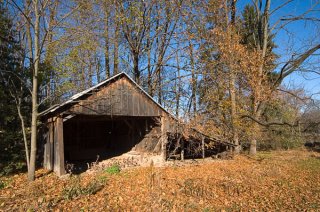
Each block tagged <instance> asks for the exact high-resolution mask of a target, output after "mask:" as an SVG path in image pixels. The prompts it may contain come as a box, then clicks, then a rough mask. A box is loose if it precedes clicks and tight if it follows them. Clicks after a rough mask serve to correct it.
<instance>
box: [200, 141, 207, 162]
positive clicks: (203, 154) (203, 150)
mask: <svg viewBox="0 0 320 212" xmlns="http://www.w3.org/2000/svg"><path fill="white" fill-rule="evenodd" d="M201 146H202V158H203V159H204V158H205V157H206V152H205V148H204V136H202V139H201Z"/></svg>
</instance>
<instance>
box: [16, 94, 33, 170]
mask: <svg viewBox="0 0 320 212" xmlns="http://www.w3.org/2000/svg"><path fill="white" fill-rule="evenodd" d="M17 111H18V115H19V119H20V122H21V130H22V135H23V143H24V148H25V151H26V160H27V167H28V172H29V170H30V161H29V147H28V140H27V135H26V127H25V126H26V125H25V123H24V118H23V116H22V113H21V98H20V97H19V98H18V100H17Z"/></svg>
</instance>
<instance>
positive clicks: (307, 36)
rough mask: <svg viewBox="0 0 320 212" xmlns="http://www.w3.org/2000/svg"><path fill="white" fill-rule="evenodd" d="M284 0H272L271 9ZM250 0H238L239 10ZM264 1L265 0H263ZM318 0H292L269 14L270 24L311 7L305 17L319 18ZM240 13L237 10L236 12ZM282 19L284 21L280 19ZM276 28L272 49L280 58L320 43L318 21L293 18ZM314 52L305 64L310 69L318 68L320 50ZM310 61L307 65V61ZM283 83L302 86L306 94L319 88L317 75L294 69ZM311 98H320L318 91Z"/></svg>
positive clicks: (283, 58) (280, 60) (281, 60)
mask: <svg viewBox="0 0 320 212" xmlns="http://www.w3.org/2000/svg"><path fill="white" fill-rule="evenodd" d="M286 1H287V0H271V11H272V10H273V9H275V8H277V7H278V6H280V5H282V4H283V3H284V2H286ZM251 2H252V1H251V0H238V11H241V10H242V8H243V7H244V5H246V4H247V3H251ZM263 2H264V1H263ZM317 2H319V1H317V0H293V1H292V2H291V3H289V4H287V5H286V6H284V7H283V8H281V9H279V10H277V11H276V12H274V13H273V14H272V15H271V16H270V21H271V26H272V25H274V24H275V23H276V22H277V21H278V20H279V19H280V18H282V17H289V16H299V15H301V14H304V13H305V12H306V11H308V10H309V9H310V8H312V7H313V10H318V11H315V12H311V13H309V14H308V17H318V18H319V19H320V5H319V3H318V4H317ZM238 15H240V14H238ZM282 23H283V22H282ZM282 23H280V24H279V25H277V26H278V28H276V30H275V32H276V37H275V42H276V44H277V45H278V47H277V49H276V50H275V52H276V53H277V54H278V55H280V56H281V57H280V58H279V62H280V63H281V62H285V61H287V60H288V58H290V57H291V55H292V54H293V53H302V52H303V51H304V50H306V49H308V47H310V46H312V44H313V45H314V44H316V43H318V44H319V43H320V21H318V22H311V21H294V22H292V23H290V24H288V25H286V26H285V28H284V29H282V28H281V29H279V26H280V25H281V24H282ZM317 53H318V55H317V56H313V57H312V58H310V59H309V60H308V63H305V66H304V67H307V68H309V69H310V70H313V71H318V72H320V70H319V68H320V51H318V52H317ZM310 63H311V64H313V65H312V66H310V65H309V64H310ZM283 84H284V85H286V86H289V87H293V86H295V87H299V88H301V87H303V88H304V89H305V90H306V91H307V93H308V94H315V93H318V92H320V75H317V74H314V73H313V74H311V73H310V72H309V73H301V72H297V73H293V74H292V75H290V76H289V77H288V78H286V79H285V80H284V83H283ZM313 97H314V98H317V99H320V95H313Z"/></svg>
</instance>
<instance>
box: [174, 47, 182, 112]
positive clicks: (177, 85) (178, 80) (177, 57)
mask: <svg viewBox="0 0 320 212" xmlns="http://www.w3.org/2000/svg"><path fill="white" fill-rule="evenodd" d="M176 61H177V77H176V80H175V82H176V117H177V118H179V110H180V95H181V89H180V88H181V87H180V86H181V76H180V60H179V56H178V53H176Z"/></svg>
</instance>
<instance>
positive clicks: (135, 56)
mask: <svg viewBox="0 0 320 212" xmlns="http://www.w3.org/2000/svg"><path fill="white" fill-rule="evenodd" d="M133 74H134V80H135V81H136V83H138V84H140V71H139V53H133Z"/></svg>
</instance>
